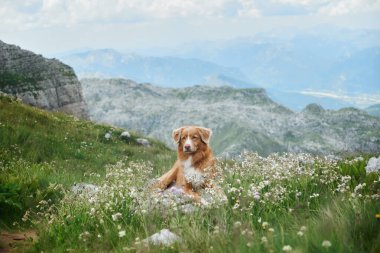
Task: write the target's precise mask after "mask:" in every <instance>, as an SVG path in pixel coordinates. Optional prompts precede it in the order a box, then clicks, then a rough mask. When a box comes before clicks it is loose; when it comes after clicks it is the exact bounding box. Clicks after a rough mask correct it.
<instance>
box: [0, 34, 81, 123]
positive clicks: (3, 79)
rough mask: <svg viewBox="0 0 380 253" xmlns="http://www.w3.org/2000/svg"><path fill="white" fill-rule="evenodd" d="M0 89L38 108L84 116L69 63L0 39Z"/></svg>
mask: <svg viewBox="0 0 380 253" xmlns="http://www.w3.org/2000/svg"><path fill="white" fill-rule="evenodd" d="M0 91H3V92H5V93H8V94H12V95H15V96H17V97H19V98H21V99H22V100H23V101H24V102H25V103H27V104H30V105H34V106H37V107H39V108H43V109H47V110H58V111H62V112H66V113H69V114H72V115H75V116H77V117H80V118H86V117H87V116H88V115H87V107H86V104H85V102H84V101H83V96H82V88H81V85H80V83H79V81H78V78H77V77H76V75H75V73H74V70H73V69H72V68H71V67H70V66H68V65H65V64H63V63H62V62H60V61H58V60H57V59H47V58H44V57H43V56H41V55H37V54H35V53H33V52H30V51H28V50H24V49H21V48H20V47H18V46H15V45H10V44H6V43H4V42H2V41H0Z"/></svg>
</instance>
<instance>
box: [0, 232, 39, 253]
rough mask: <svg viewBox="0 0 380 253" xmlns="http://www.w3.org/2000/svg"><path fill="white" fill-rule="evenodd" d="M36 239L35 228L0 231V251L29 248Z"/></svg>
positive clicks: (1, 252) (5, 252) (4, 252)
mask: <svg viewBox="0 0 380 253" xmlns="http://www.w3.org/2000/svg"><path fill="white" fill-rule="evenodd" d="M36 240H37V233H36V231H35V230H27V231H17V232H7V231H1V232H0V253H7V252H12V251H15V250H21V251H22V249H27V248H29V247H30V246H31V245H32V244H33V243H34V242H35V241H36Z"/></svg>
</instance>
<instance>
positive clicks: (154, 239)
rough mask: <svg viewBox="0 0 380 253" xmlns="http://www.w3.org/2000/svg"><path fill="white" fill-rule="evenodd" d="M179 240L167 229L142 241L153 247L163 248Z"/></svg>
mask: <svg viewBox="0 0 380 253" xmlns="http://www.w3.org/2000/svg"><path fill="white" fill-rule="evenodd" d="M180 240H181V238H180V237H179V236H178V235H176V234H174V233H172V232H171V231H170V230H169V229H162V230H161V231H160V232H158V233H155V234H153V235H151V236H149V237H148V238H146V239H144V240H142V242H144V243H147V244H149V243H151V244H153V245H157V246H158V245H163V246H170V245H172V244H174V243H176V242H178V241H180Z"/></svg>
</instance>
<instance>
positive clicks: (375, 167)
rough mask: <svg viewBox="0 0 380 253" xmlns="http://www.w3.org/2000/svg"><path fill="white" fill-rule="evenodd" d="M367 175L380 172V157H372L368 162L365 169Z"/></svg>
mask: <svg viewBox="0 0 380 253" xmlns="http://www.w3.org/2000/svg"><path fill="white" fill-rule="evenodd" d="M365 170H366V172H367V173H370V172H380V156H379V157H378V158H376V157H371V158H370V159H369V160H368V163H367V166H366V167H365Z"/></svg>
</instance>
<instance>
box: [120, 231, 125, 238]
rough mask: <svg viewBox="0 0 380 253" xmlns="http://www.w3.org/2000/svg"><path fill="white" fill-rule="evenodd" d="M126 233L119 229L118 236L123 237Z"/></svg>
mask: <svg viewBox="0 0 380 253" xmlns="http://www.w3.org/2000/svg"><path fill="white" fill-rule="evenodd" d="M125 235H126V233H125V230H122V231H119V237H120V238H121V237H124V236H125Z"/></svg>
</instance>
